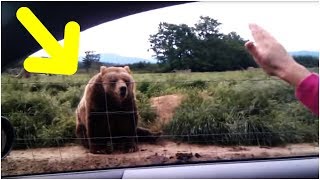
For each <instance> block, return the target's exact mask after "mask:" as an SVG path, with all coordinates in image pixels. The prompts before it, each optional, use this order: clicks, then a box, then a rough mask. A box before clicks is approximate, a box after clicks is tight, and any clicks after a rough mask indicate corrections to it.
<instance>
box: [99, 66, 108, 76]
mask: <svg viewBox="0 0 320 180" xmlns="http://www.w3.org/2000/svg"><path fill="white" fill-rule="evenodd" d="M106 70H107V66H100V73H102V74H103V73H105V72H106Z"/></svg>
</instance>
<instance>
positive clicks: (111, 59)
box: [79, 53, 156, 65]
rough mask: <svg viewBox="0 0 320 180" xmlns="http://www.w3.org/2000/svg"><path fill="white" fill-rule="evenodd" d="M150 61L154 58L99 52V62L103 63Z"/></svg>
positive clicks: (152, 61) (80, 59)
mask: <svg viewBox="0 0 320 180" xmlns="http://www.w3.org/2000/svg"><path fill="white" fill-rule="evenodd" d="M82 58H83V57H79V61H80V62H82ZM143 61H145V62H150V63H156V61H155V60H154V59H143V58H138V57H126V56H121V55H118V54H112V53H100V62H102V63H105V64H118V65H122V64H133V63H138V62H143Z"/></svg>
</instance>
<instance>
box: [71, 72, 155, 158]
mask: <svg viewBox="0 0 320 180" xmlns="http://www.w3.org/2000/svg"><path fill="white" fill-rule="evenodd" d="M137 124H138V112H137V106H136V98H135V83H134V80H133V77H132V75H131V71H130V69H129V67H128V66H125V67H108V68H107V67H106V66H101V67H100V72H99V73H98V74H96V75H95V76H93V77H92V78H91V79H90V80H89V82H88V84H87V85H86V87H85V90H84V95H83V97H82V99H81V101H80V103H79V105H78V107H77V109H76V135H77V137H78V138H81V139H82V144H83V145H84V146H85V147H86V148H89V150H90V152H91V153H112V152H113V151H114V150H121V151H124V152H134V151H137V150H138V148H137V142H139V141H149V142H154V141H155V140H156V139H158V137H159V136H160V134H161V133H152V132H150V131H149V130H148V129H145V128H141V127H137ZM138 137H139V138H138Z"/></svg>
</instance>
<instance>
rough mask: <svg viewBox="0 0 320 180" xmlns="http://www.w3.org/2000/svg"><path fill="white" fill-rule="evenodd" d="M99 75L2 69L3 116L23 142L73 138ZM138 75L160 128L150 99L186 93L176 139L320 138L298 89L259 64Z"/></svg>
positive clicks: (170, 129)
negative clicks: (84, 99) (85, 96)
mask: <svg viewBox="0 0 320 180" xmlns="http://www.w3.org/2000/svg"><path fill="white" fill-rule="evenodd" d="M314 70H315V71H318V69H314ZM92 75H93V74H76V75H73V76H47V75H33V76H32V77H31V78H29V79H17V78H15V77H13V76H10V75H8V74H2V77H1V114H2V115H4V116H6V117H8V118H9V119H10V120H11V121H12V123H13V125H14V126H15V127H16V129H17V138H18V141H17V142H16V144H15V148H26V147H48V146H56V145H58V143H60V145H61V143H62V144H63V143H67V142H73V141H74V139H73V138H74V137H75V116H74V110H75V108H76V106H77V104H78V102H79V100H80V98H81V96H82V93H83V90H84V86H85V85H86V83H87V81H88V80H89V79H90V78H91V77H92ZM133 76H134V79H135V81H136V83H137V100H138V110H139V112H140V115H141V120H140V122H141V125H143V126H147V127H153V126H159V125H158V124H157V123H158V122H157V121H155V119H156V115H155V112H154V109H153V108H152V107H151V104H150V102H149V100H150V98H152V97H157V96H162V95H168V94H182V95H184V96H185V97H186V98H185V100H184V101H183V102H182V104H181V105H180V107H178V109H177V110H176V113H175V114H174V116H173V118H172V120H171V121H170V123H169V124H167V125H165V126H159V127H160V129H161V130H162V131H164V133H165V135H168V136H167V137H168V138H174V139H176V140H181V141H187V142H189V143H202V144H203V143H205V144H223V145H234V144H236V145H279V144H286V143H302V142H317V141H318V137H319V135H318V134H319V128H318V127H319V125H318V118H317V117H315V116H313V115H312V114H311V113H310V112H309V111H308V110H306V108H304V107H303V106H302V105H301V104H300V103H299V102H298V101H297V100H296V99H295V97H294V89H293V88H292V87H290V86H289V85H287V84H286V83H284V82H282V81H279V80H278V79H277V78H270V77H267V76H266V75H265V74H264V73H263V72H262V71H261V70H259V69H256V70H250V71H233V72H212V73H166V74H134V75H133Z"/></svg>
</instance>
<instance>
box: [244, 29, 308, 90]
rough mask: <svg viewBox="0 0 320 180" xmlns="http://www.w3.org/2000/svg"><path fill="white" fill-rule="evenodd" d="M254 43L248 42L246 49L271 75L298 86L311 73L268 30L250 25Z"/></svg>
mask: <svg viewBox="0 0 320 180" xmlns="http://www.w3.org/2000/svg"><path fill="white" fill-rule="evenodd" d="M249 28H250V30H251V33H252V36H253V38H254V41H255V43H254V42H252V41H248V42H246V44H245V47H246V48H247V50H248V51H249V53H250V54H251V55H252V56H253V59H254V60H255V61H256V63H257V64H258V65H259V66H260V67H261V68H263V70H264V71H265V72H266V73H267V74H269V75H271V76H278V77H279V78H281V79H283V80H285V81H287V82H289V83H290V84H292V85H294V86H296V85H297V84H298V83H299V82H300V81H301V80H302V79H303V78H304V77H306V76H308V75H309V74H310V72H309V71H308V70H307V69H306V68H304V67H303V66H301V65H300V64H298V63H296V62H295V61H294V59H293V58H292V57H291V56H290V55H289V54H288V53H287V51H286V50H285V48H284V47H283V46H282V45H281V44H280V43H279V42H278V41H277V40H276V39H275V38H274V37H273V36H272V35H271V34H269V33H268V32H267V31H266V30H264V29H263V28H261V27H260V26H258V25H256V24H250V25H249Z"/></svg>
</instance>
